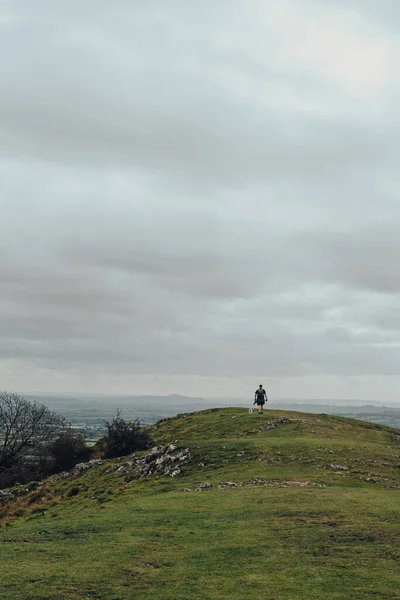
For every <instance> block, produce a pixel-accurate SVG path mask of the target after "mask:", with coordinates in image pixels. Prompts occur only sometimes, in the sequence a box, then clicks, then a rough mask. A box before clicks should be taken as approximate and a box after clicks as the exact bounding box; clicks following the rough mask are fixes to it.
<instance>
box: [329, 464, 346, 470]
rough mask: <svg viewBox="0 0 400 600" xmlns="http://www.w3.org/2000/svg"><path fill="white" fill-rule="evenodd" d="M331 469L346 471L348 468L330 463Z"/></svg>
mask: <svg viewBox="0 0 400 600" xmlns="http://www.w3.org/2000/svg"><path fill="white" fill-rule="evenodd" d="M331 469H333V470H334V471H348V470H349V468H348V467H345V466H344V465H331Z"/></svg>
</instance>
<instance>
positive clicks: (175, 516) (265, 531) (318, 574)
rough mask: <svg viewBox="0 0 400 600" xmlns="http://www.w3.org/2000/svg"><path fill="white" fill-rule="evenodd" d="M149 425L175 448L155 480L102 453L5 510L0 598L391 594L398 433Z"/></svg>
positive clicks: (329, 421) (270, 422) (305, 419)
mask: <svg viewBox="0 0 400 600" xmlns="http://www.w3.org/2000/svg"><path fill="white" fill-rule="evenodd" d="M151 429H152V435H153V437H154V439H155V440H156V441H157V442H158V443H159V444H162V445H164V446H166V445H167V444H169V443H171V442H174V444H175V446H176V447H175V448H174V447H172V448H171V449H170V450H169V451H168V456H169V457H172V458H168V460H167V459H166V458H165V457H166V454H165V453H164V454H163V455H162V457H161V459H159V461H158V462H159V463H160V465H159V466H156V465H157V463H156V462H155V461H153V462H151V463H148V466H149V465H150V467H151V468H152V469H153V474H149V475H148V476H146V477H143V476H140V469H139V470H138V464H140V465H146V464H147V463H146V458H145V456H143V455H142V454H138V455H137V456H136V457H135V458H132V459H127V458H126V459H120V460H114V461H101V462H100V463H99V464H94V465H93V466H92V468H89V469H87V470H84V471H82V472H81V473H80V474H76V475H72V476H68V477H61V476H57V477H53V478H51V479H49V480H48V481H47V482H45V483H44V485H43V486H42V487H41V489H38V490H36V489H33V487H32V490H31V491H30V492H27V493H24V494H22V495H19V497H18V498H17V499H16V500H15V501H13V502H10V504H9V505H7V506H4V507H3V508H2V509H1V508H0V511H1V512H0V514H1V516H2V521H1V522H2V527H1V529H0V564H1V580H0V597H1V599H2V600H11V599H12V600H28V599H29V600H39V599H40V600H50V599H54V600H56V599H57V600H61V599H65V600H67V599H78V598H79V599H86V598H97V599H102V600H103V599H104V600H105V599H107V600H127V599H134V598H135V599H136V598H137V599H146V600H147V599H150V598H151V599H153V600H186V599H189V598H190V599H193V600H197V599H199V600H200V599H206V600H207V599H210V600H211V599H225V598H230V599H238V600H239V599H243V600H247V599H250V598H251V599H252V600H254V599H260V600H261V599H267V600H268V599H271V600H287V599H293V600H294V599H299V600H311V599H314V598H315V599H318V600H320V599H321V598H327V599H339V598H340V599H342V598H343V599H360V600H364V599H367V598H375V599H380V600H381V599H388V600H389V599H395V598H400V592H398V591H397V590H398V589H400V573H399V569H398V564H399V559H400V522H399V518H398V506H399V499H400V468H399V466H400V432H399V431H397V430H393V429H389V428H387V427H383V426H379V425H374V424H371V423H363V422H360V421H355V420H351V419H346V418H343V417H332V416H326V415H315V414H304V413H295V412H287V411H285V412H284V411H266V412H265V414H264V415H262V416H260V415H257V414H252V415H249V414H248V413H247V411H246V410H244V409H240V408H236V409H221V410H209V411H203V412H200V413H191V414H187V415H181V416H178V417H175V418H172V419H166V420H164V421H162V422H160V423H158V424H156V425H155V426H153V427H151ZM186 449H189V450H188V451H187V452H186V454H184V452H185V451H186ZM179 457H182V460H181V459H180V458H179ZM164 459H165V460H164ZM163 460H164V463H163ZM166 464H167V465H169V464H171V465H174V469H175V466H176V465H178V466H179V469H175V471H176V470H178V471H179V472H178V473H175V471H174V470H172V473H175V474H174V476H171V472H170V473H169V474H165V472H166V471H168V469H166V468H165V466H163V465H166ZM152 465H153V466H152ZM150 467H149V468H150ZM140 468H143V467H140ZM146 468H147V467H146ZM168 468H169V467H168ZM138 473H139V474H138ZM142 475H143V473H142ZM201 484H203V486H202V487H200V486H201ZM206 484H207V486H206ZM208 486H211V487H208ZM196 489H199V490H200V491H196ZM184 490H190V491H184Z"/></svg>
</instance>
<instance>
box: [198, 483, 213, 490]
mask: <svg viewBox="0 0 400 600" xmlns="http://www.w3.org/2000/svg"><path fill="white" fill-rule="evenodd" d="M210 488H212V484H211V483H201V484H200V485H199V487H198V488H196V492H201V491H202V490H209V489H210Z"/></svg>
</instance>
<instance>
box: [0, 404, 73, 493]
mask: <svg viewBox="0 0 400 600" xmlns="http://www.w3.org/2000/svg"><path fill="white" fill-rule="evenodd" d="M63 425H64V421H63V419H62V418H61V417H59V416H58V415H57V414H55V413H54V412H52V411H51V410H50V409H49V408H47V406H44V405H43V404H38V403H37V402H30V401H29V400H26V399H25V398H23V397H22V396H19V395H18V394H13V393H9V392H0V485H1V484H4V483H5V482H6V483H10V482H13V479H18V477H19V476H20V475H21V473H22V471H23V470H26V465H27V462H29V459H30V460H31V462H32V457H33V456H40V452H41V450H42V449H44V448H45V447H46V446H48V444H49V443H51V441H52V440H54V438H55V437H56V435H57V434H58V433H59V432H60V429H61V428H62V427H63Z"/></svg>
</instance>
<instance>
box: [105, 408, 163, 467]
mask: <svg viewBox="0 0 400 600" xmlns="http://www.w3.org/2000/svg"><path fill="white" fill-rule="evenodd" d="M106 427H107V434H106V436H105V438H104V439H105V450H104V456H105V458H116V457H118V456H126V455H128V454H132V453H133V452H136V451H137V450H148V449H149V448H152V447H153V446H154V442H153V440H152V439H151V437H150V435H149V434H148V432H147V431H146V430H145V429H144V428H143V427H140V423H139V420H138V419H135V420H134V421H125V420H124V419H122V418H121V416H120V413H119V412H118V413H117V416H116V417H114V419H113V420H112V421H111V423H108V422H107V423H106Z"/></svg>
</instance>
